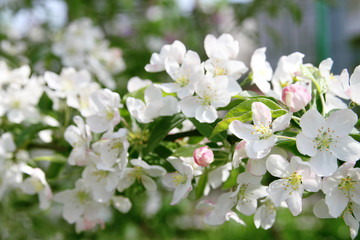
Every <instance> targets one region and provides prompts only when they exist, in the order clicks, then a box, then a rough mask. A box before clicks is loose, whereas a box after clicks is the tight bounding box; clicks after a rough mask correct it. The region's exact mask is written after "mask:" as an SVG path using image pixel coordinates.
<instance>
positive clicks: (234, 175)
mask: <svg viewBox="0 0 360 240" xmlns="http://www.w3.org/2000/svg"><path fill="white" fill-rule="evenodd" d="M238 175H239V171H238V169H233V170H231V171H230V176H229V178H228V179H227V180H226V181H225V182H224V185H223V186H222V188H223V189H230V188H232V187H234V186H235V185H236V183H237V182H236V180H237V177H238Z"/></svg>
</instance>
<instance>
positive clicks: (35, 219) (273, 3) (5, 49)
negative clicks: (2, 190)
mask: <svg viewBox="0 0 360 240" xmlns="http://www.w3.org/2000/svg"><path fill="white" fill-rule="evenodd" d="M84 19H86V20H84ZM78 21H85V22H86V23H85V25H86V26H90V27H92V28H93V29H94V31H92V32H91V33H86V34H84V31H82V32H81V31H80V30H84V29H81V28H79V29H80V30H76V29H75V33H74V34H75V36H76V34H78V35H79V36H80V39H81V40H83V41H84V42H86V39H89V38H90V37H94V35H96V37H95V39H97V44H105V45H106V47H107V48H109V49H110V48H111V49H112V51H111V53H113V54H115V56H116V58H117V59H119V58H120V57H121V58H122V60H123V62H121V64H120V65H117V66H118V67H117V68H116V70H114V71H113V72H112V78H113V79H114V81H115V83H116V87H115V89H116V90H117V91H118V92H119V93H120V95H121V96H123V94H125V93H126V92H127V90H126V84H127V81H128V80H129V79H130V78H131V77H133V76H139V77H141V78H143V79H145V78H148V79H151V80H152V81H154V82H159V81H164V80H166V75H164V74H162V73H156V74H153V73H152V74H149V73H147V72H146V71H145V70H144V66H145V65H146V64H147V63H148V62H149V59H150V56H151V53H153V52H159V51H160V49H161V47H162V46H163V45H164V44H169V43H172V42H173V41H174V40H180V41H182V42H183V43H184V44H185V45H186V47H187V49H191V50H194V51H196V52H198V53H199V55H200V57H201V58H202V60H205V59H206V56H205V51H204V48H203V40H204V38H205V36H206V35H207V34H210V33H211V34H214V35H216V36H219V35H220V34H222V33H230V34H232V35H233V36H234V38H235V39H237V40H238V41H239V43H240V53H239V56H238V58H239V59H240V60H242V61H243V62H244V63H245V64H246V65H247V66H249V62H250V58H251V55H252V53H253V51H254V50H255V49H256V48H259V47H267V52H266V55H267V59H268V61H269V62H270V63H271V65H272V67H273V68H274V69H275V68H276V65H277V61H278V59H279V58H280V56H282V55H289V54H291V53H293V52H296V51H298V52H302V53H304V54H305V58H304V62H305V63H312V64H314V65H316V66H318V64H319V63H320V62H321V61H322V60H323V59H325V58H328V57H331V58H332V59H333V60H334V65H333V68H332V71H333V73H334V74H340V72H341V71H342V69H344V68H347V69H348V70H349V72H352V71H353V69H354V68H355V67H356V66H357V65H359V64H360V24H359V21H360V1H358V0H323V1H320V0H228V1H226V0H108V1H99V0H0V60H4V61H5V62H6V63H7V64H8V65H9V66H11V67H13V68H16V67H19V66H21V65H23V64H28V65H30V67H31V69H32V71H33V74H35V75H41V74H43V73H44V72H45V71H48V70H49V71H54V72H57V73H59V72H60V71H61V69H62V68H63V67H67V66H70V65H72V64H71V63H73V64H74V65H72V66H74V67H77V68H81V67H85V68H86V67H88V65H89V63H88V62H85V63H81V62H79V61H74V59H70V60H69V59H65V57H64V56H63V55H62V54H61V51H65V50H64V49H66V48H65V47H64V46H65V45H64V36H66V34H67V33H66V31H70V30H69V29H71V26H74V25H71V24H72V23H74V22H78ZM76 31H78V32H76ZM67 41H69V40H67ZM70 41H71V39H70ZM68 44H69V43H68ZM71 44H73V47H74V46H75V47H74V49H68V50H69V54H70V55H71V53H74V51H75V52H76V50H77V49H76V45H75V42H74V43H71V42H70V46H71ZM59 46H60V47H59ZM97 57H98V59H100V61H99V62H100V63H102V64H103V62H104V61H105V65H106V64H107V63H109V62H106V61H108V60H104V59H105V58H104V59H102V60H101V56H100V57H99V56H97ZM106 59H108V58H106ZM77 60H78V59H77ZM111 63H112V62H111V61H110V63H109V64H110V66H109V64H107V65H106V67H108V68H110V67H111ZM117 63H118V62H117ZM90 65H91V64H90ZM90 67H92V68H91V69H92V71H93V73H94V75H93V77H94V78H96V79H98V80H99V81H100V82H101V79H102V78H103V76H102V75H99V74H98V72H99V71H97V68H95V67H94V65H91V66H90ZM0 74H1V73H0ZM105 85H106V84H105ZM74 181H75V180H74ZM50 184H51V180H50ZM219 191H220V190H219ZM128 195H129V198H130V199H131V201H132V203H133V208H132V209H131V211H130V212H129V213H127V214H121V213H119V212H117V211H114V212H113V214H112V215H111V216H110V217H109V222H108V223H106V226H105V229H103V230H101V229H97V231H91V232H83V233H80V234H77V233H76V232H75V229H74V226H72V225H69V224H67V223H66V222H65V221H64V220H63V219H62V218H61V206H57V205H56V204H53V205H54V206H53V207H52V208H51V209H50V210H47V211H41V210H40V209H39V208H38V204H37V199H36V198H35V196H28V195H21V194H18V193H17V192H11V193H9V194H8V196H6V197H4V198H3V199H2V200H1V204H0V239H59V240H60V239H121V238H123V239H234V238H244V239H249V238H252V239H348V238H350V236H349V229H348V227H347V226H346V225H345V224H344V223H343V221H342V219H332V220H319V219H316V218H315V217H314V216H313V213H312V209H311V207H310V206H312V205H313V203H314V202H315V201H316V199H315V197H314V196H310V197H309V198H307V199H306V201H305V203H304V208H305V209H304V211H303V213H302V214H301V215H300V216H298V217H293V216H292V215H291V213H290V212H289V210H287V209H280V210H279V211H278V213H277V218H276V223H275V225H274V226H273V228H272V229H270V230H268V231H265V230H262V229H256V228H255V226H254V223H253V216H250V217H247V216H241V218H242V219H243V220H244V221H245V222H246V224H247V226H246V227H244V226H241V225H239V224H236V223H234V222H227V223H225V224H224V225H222V226H219V227H213V226H206V225H204V224H203V223H202V215H201V214H202V213H201V212H196V211H195V212H194V209H195V205H196V203H195V201H194V200H193V199H192V196H191V195H190V196H189V200H184V201H182V202H181V203H180V204H179V205H177V206H170V205H169V203H170V199H171V196H170V195H169V194H166V193H165V191H163V192H161V191H160V192H159V193H158V194H157V195H154V196H148V195H147V194H146V192H145V191H144V189H142V188H140V187H139V189H135V190H133V191H132V192H131V193H128ZM143 199H147V201H143ZM307 206H308V207H307Z"/></svg>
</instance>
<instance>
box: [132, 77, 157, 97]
mask: <svg viewBox="0 0 360 240" xmlns="http://www.w3.org/2000/svg"><path fill="white" fill-rule="evenodd" d="M151 84H152V82H151V80H149V79H141V78H139V77H132V78H130V79H129V81H128V84H127V90H128V92H129V93H131V92H135V91H137V90H140V89H142V88H144V87H147V86H149V85H151Z"/></svg>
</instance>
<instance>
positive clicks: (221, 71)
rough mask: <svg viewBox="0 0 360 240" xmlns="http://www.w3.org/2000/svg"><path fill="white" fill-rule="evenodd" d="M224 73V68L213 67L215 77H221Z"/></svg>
mask: <svg viewBox="0 0 360 240" xmlns="http://www.w3.org/2000/svg"><path fill="white" fill-rule="evenodd" d="M225 74H226V71H225V69H224V68H222V67H219V66H216V67H215V76H221V75H225Z"/></svg>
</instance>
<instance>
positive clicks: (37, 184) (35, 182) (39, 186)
mask: <svg viewBox="0 0 360 240" xmlns="http://www.w3.org/2000/svg"><path fill="white" fill-rule="evenodd" d="M30 182H31V185H33V186H34V188H35V190H36V192H40V191H41V190H43V189H44V184H42V183H41V181H40V180H39V179H37V178H32V179H31V180H30Z"/></svg>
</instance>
